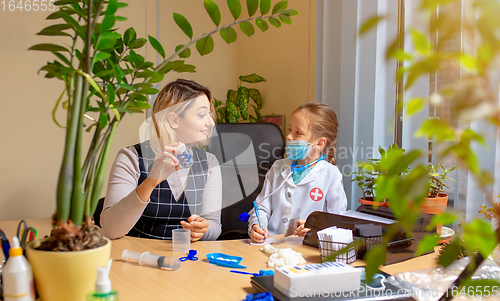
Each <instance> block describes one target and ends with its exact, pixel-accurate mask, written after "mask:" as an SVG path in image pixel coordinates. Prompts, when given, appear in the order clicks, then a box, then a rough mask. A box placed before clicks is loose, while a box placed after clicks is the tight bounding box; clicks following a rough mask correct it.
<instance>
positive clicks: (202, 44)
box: [196, 36, 214, 55]
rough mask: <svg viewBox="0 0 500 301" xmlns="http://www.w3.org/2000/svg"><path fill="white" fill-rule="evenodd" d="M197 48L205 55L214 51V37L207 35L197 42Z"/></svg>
mask: <svg viewBox="0 0 500 301" xmlns="http://www.w3.org/2000/svg"><path fill="white" fill-rule="evenodd" d="M196 50H198V52H199V53H200V55H205V54H209V53H210V52H212V51H213V50H214V39H213V38H212V36H207V37H205V38H203V39H200V40H199V41H198V42H196Z"/></svg>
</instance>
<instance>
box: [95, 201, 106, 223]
mask: <svg viewBox="0 0 500 301" xmlns="http://www.w3.org/2000/svg"><path fill="white" fill-rule="evenodd" d="M103 207H104V198H100V199H99V201H98V203H97V207H96V209H95V211H94V223H95V224H96V226H99V227H101V212H102V208H103Z"/></svg>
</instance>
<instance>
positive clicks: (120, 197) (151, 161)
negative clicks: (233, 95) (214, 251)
mask: <svg viewBox="0 0 500 301" xmlns="http://www.w3.org/2000/svg"><path fill="white" fill-rule="evenodd" d="M212 102H213V100H212V96H211V93H210V90H208V88H206V87H203V86H201V85H199V84H197V83H196V82H193V81H190V80H183V79H178V80H176V81H174V82H172V83H170V84H168V85H167V86H165V87H164V88H163V89H162V91H161V92H160V93H159V94H158V97H157V99H156V101H155V103H154V105H153V115H152V118H151V119H152V126H150V129H149V134H150V135H149V136H150V140H148V141H145V142H143V143H140V144H136V145H134V146H130V147H127V148H123V149H121V150H120V152H119V153H118V155H117V158H116V160H115V162H114V163H113V167H112V169H111V174H110V178H109V184H108V190H107V193H106V198H105V202H104V209H103V212H102V213H101V226H102V228H103V229H104V231H105V232H106V235H107V236H108V237H109V238H111V239H114V238H118V237H122V236H124V235H127V234H128V235H130V236H136V237H143V238H154V239H171V238H172V230H173V229H177V228H181V227H182V228H184V229H189V230H191V241H197V240H200V239H201V240H215V239H217V237H218V236H219V235H220V232H221V223H220V210H221V204H222V201H221V200H222V179H221V172H220V168H219V163H218V161H217V159H216V158H215V156H214V155H212V154H210V153H207V152H205V151H203V150H201V149H198V148H195V147H194V146H195V145H199V144H204V143H206V142H207V141H208V137H209V135H210V133H211V132H212V130H213V129H214V125H215V123H214V120H213V118H212V115H213V104H212ZM181 143H184V144H185V145H186V146H187V149H188V150H187V151H188V152H189V154H190V155H191V157H192V159H193V160H192V161H193V164H192V165H191V166H190V167H189V168H181V167H180V166H179V160H178V158H177V157H176V156H175V154H178V151H176V149H177V147H179V146H180V145H181Z"/></svg>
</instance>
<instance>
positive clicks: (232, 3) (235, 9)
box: [227, 0, 241, 20]
mask: <svg viewBox="0 0 500 301" xmlns="http://www.w3.org/2000/svg"><path fill="white" fill-rule="evenodd" d="M227 6H228V7H229V10H230V11H231V15H233V17H234V19H235V20H236V19H238V18H239V17H240V15H241V2H240V0H227Z"/></svg>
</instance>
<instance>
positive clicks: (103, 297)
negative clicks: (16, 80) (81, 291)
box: [87, 259, 118, 301]
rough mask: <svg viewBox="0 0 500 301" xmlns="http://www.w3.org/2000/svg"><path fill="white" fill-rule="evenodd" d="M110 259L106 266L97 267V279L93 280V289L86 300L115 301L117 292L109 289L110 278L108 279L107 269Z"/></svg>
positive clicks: (108, 268)
mask: <svg viewBox="0 0 500 301" xmlns="http://www.w3.org/2000/svg"><path fill="white" fill-rule="evenodd" d="M111 262H112V260H111V259H110V260H109V265H108V266H107V267H98V268H97V280H96V282H95V291H94V292H91V293H89V294H88V296H87V301H117V300H118V293H117V292H116V291H115V290H113V289H111V280H109V270H110V268H111Z"/></svg>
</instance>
